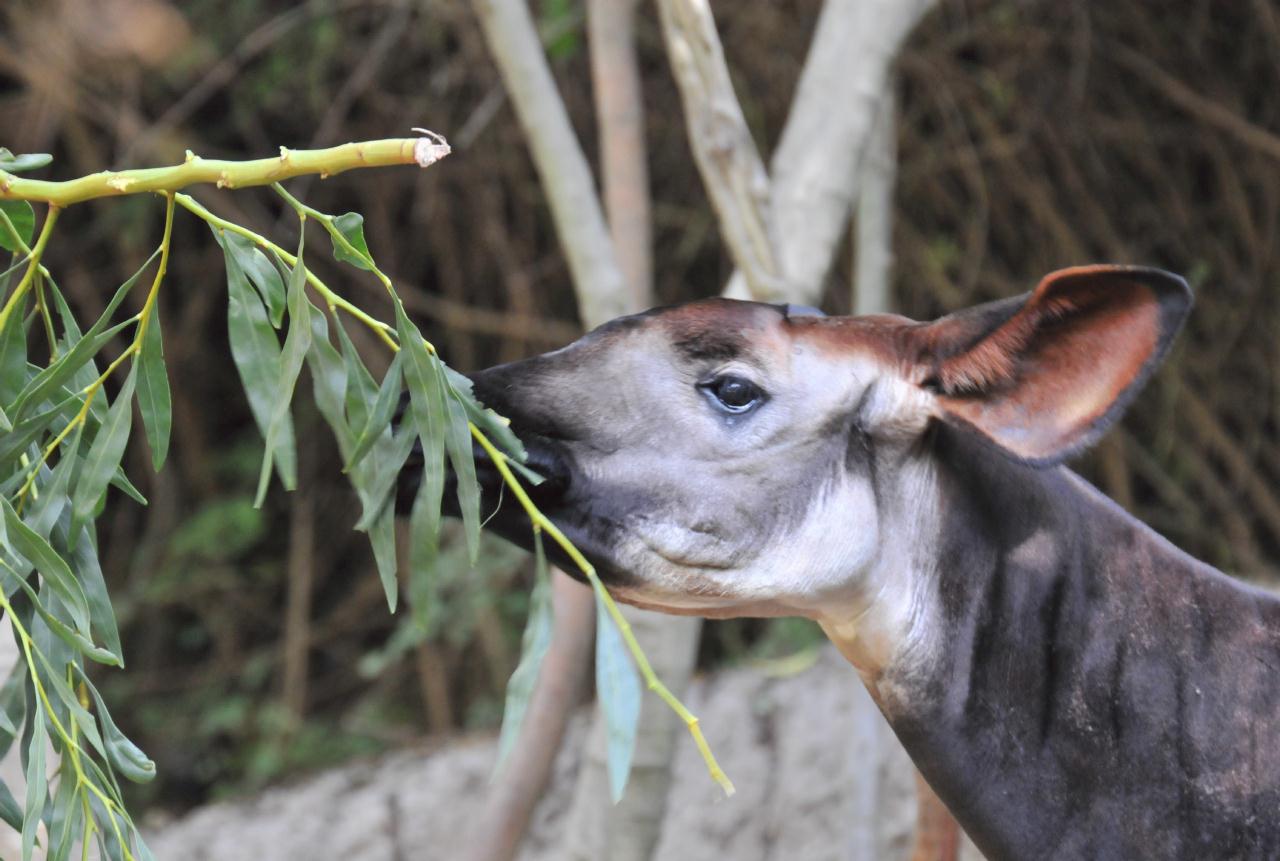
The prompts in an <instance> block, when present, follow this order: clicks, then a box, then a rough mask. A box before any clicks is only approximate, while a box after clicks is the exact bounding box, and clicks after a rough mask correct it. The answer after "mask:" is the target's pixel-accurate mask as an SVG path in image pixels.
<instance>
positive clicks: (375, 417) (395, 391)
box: [344, 350, 405, 470]
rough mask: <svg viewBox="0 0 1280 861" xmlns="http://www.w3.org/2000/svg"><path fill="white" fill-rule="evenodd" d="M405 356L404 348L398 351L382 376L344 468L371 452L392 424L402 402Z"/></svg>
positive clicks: (353, 464)
mask: <svg viewBox="0 0 1280 861" xmlns="http://www.w3.org/2000/svg"><path fill="white" fill-rule="evenodd" d="M404 356H405V351H404V350H401V351H400V352H398V353H396V355H395V358H394V359H392V360H391V364H390V365H389V366H388V367H387V373H386V375H385V376H384V377H383V378H382V385H381V386H379V388H378V397H377V398H375V399H374V402H373V406H372V407H370V409H369V419H368V422H367V424H365V426H364V427H363V428H362V429H361V431H360V438H359V439H358V440H356V445H355V449H354V450H352V452H351V458H350V460H348V461H347V465H346V467H345V468H344V469H346V470H350V469H351V468H352V467H353V466H355V465H356V464H358V463H359V462H360V460H361V458H363V457H364V456H365V455H366V454H368V453H369V449H370V448H372V447H373V444H374V442H375V441H376V440H377V439H378V437H380V436H382V432H383V430H385V429H386V427H387V425H389V424H391V416H392V415H393V414H394V413H395V410H396V406H397V405H399V403H400V390H401V385H400V382H401V365H402V363H403V360H404Z"/></svg>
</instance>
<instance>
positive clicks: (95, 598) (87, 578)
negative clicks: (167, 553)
mask: <svg viewBox="0 0 1280 861" xmlns="http://www.w3.org/2000/svg"><path fill="white" fill-rule="evenodd" d="M85 530H86V534H85V535H84V536H80V537H79V540H77V541H69V542H68V544H69V545H70V546H72V547H74V548H75V549H74V550H73V551H71V558H70V560H68V561H70V563H71V570H72V571H73V572H75V575H76V579H77V580H78V581H79V582H80V585H81V586H82V587H83V588H84V595H85V600H86V601H87V602H88V604H89V622H90V623H91V625H92V626H93V631H94V632H95V633H96V634H97V635H98V638H99V640H101V642H102V644H103V646H104V647H105V648H106V649H107V650H108V651H109V652H110V654H111V655H112V657H113V658H115V663H116V664H117V665H119V666H121V667H123V666H124V650H123V649H122V648H121V647H120V631H119V629H118V628H117V627H116V614H115V611H114V610H113V609H112V608H111V597H110V596H109V595H108V594H107V583H106V579H105V578H104V577H103V576H102V566H101V565H100V564H99V563H98V548H97V545H98V541H97V537H96V536H95V535H94V527H93V524H88V525H87V526H86V527H85Z"/></svg>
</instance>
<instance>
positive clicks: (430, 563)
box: [396, 303, 448, 624]
mask: <svg viewBox="0 0 1280 861" xmlns="http://www.w3.org/2000/svg"><path fill="white" fill-rule="evenodd" d="M396 329H397V331H398V332H399V334H400V349H401V351H402V352H405V353H407V354H408V358H407V359H406V361H405V366H404V374H405V381H406V382H407V383H408V386H409V411H410V413H411V414H412V416H413V424H414V428H415V429H416V430H417V433H418V439H419V440H420V441H421V442H422V484H421V485H419V487H418V495H417V497H416V498H415V499H414V502H413V509H412V511H411V512H410V514H409V536H410V545H409V569H410V571H409V575H410V576H409V596H410V598H411V599H412V602H413V613H414V617H415V618H417V619H418V620H419V621H420V622H422V623H423V624H425V620H426V613H427V609H428V607H429V605H430V599H431V596H432V592H433V590H434V582H435V578H434V571H433V569H434V567H435V562H436V555H437V552H438V550H439V546H438V545H439V540H440V503H441V499H442V497H443V496H444V448H445V435H446V433H447V432H448V429H447V425H448V413H447V412H446V409H447V408H446V407H445V403H444V399H445V394H444V390H443V386H442V385H441V381H442V379H443V378H442V377H441V375H440V374H439V373H438V372H437V371H436V369H435V364H434V362H433V361H432V358H431V356H430V355H429V354H428V353H427V349H426V346H425V345H424V344H423V342H422V334H421V333H420V332H419V331H418V327H417V326H414V325H413V323H411V322H409V318H408V316H407V315H406V314H405V311H404V307H403V306H402V305H401V304H400V303H396Z"/></svg>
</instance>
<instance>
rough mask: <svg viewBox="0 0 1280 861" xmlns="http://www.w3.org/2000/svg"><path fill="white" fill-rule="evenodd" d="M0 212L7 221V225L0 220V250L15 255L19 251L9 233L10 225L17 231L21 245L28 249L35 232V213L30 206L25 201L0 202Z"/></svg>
mask: <svg viewBox="0 0 1280 861" xmlns="http://www.w3.org/2000/svg"><path fill="white" fill-rule="evenodd" d="M0 212H3V213H4V214H5V215H6V216H7V217H8V219H9V224H5V223H4V221H3V220H0V248H3V249H4V250H5V251H12V252H13V253H15V254H17V253H18V251H19V248H20V246H19V245H18V243H17V242H16V241H15V240H14V237H13V234H12V233H11V232H10V231H9V226H10V225H12V226H13V229H14V230H15V231H17V233H18V236H19V237H21V239H22V243H23V244H24V245H26V246H27V247H28V248H30V247H31V238H32V237H33V236H35V232H36V212H35V210H34V209H32V208H31V204H29V203H27V202H26V201H25V200H0Z"/></svg>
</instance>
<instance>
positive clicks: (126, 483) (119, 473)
mask: <svg viewBox="0 0 1280 861" xmlns="http://www.w3.org/2000/svg"><path fill="white" fill-rule="evenodd" d="M111 486H112V487H114V488H115V489H116V490H119V491H120V492H121V493H123V494H124V495H125V496H127V497H129V498H130V499H132V500H133V501H134V502H136V503H138V504H139V505H148V504H149V503H148V502H147V498H146V497H145V496H143V495H142V491H141V490H138V488H136V487H135V486H134V484H133V482H132V481H130V480H129V476H127V475H125V474H124V467H123V466H117V467H116V471H115V473H113V474H112V476H111Z"/></svg>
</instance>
